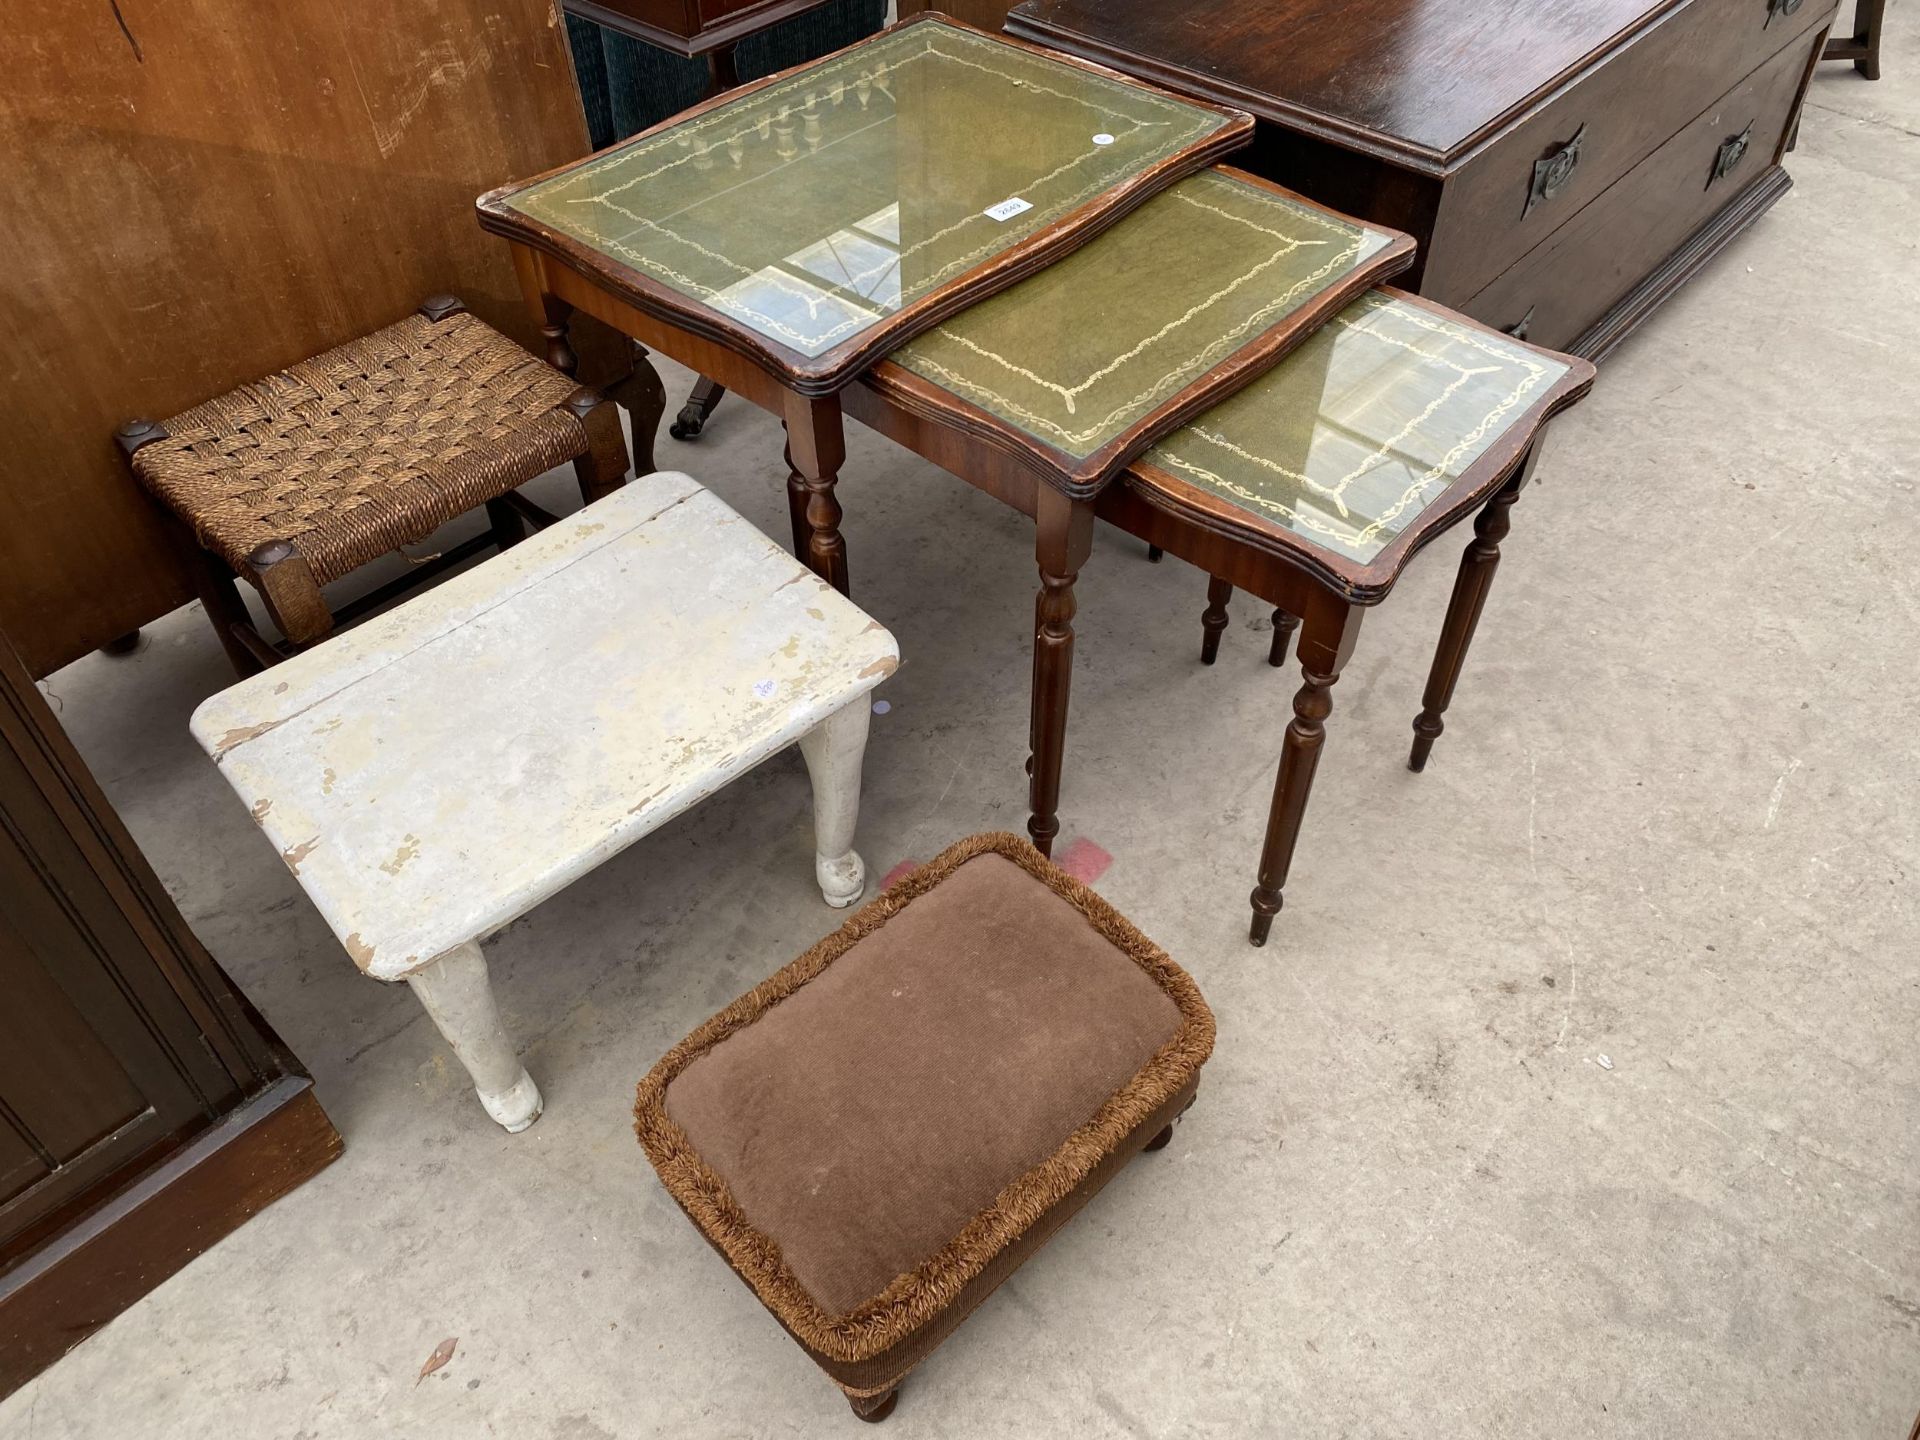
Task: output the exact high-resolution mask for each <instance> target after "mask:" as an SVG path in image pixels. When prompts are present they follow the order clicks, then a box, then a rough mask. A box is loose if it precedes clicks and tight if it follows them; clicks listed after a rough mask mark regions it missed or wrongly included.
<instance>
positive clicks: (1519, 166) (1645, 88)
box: [1421, 0, 1820, 305]
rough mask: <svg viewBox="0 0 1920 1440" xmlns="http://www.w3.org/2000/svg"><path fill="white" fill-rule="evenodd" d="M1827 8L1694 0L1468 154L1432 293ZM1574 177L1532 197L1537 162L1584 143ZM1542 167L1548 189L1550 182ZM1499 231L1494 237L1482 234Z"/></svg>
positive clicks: (1612, 170) (1656, 138)
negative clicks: (1782, 9) (1786, 8)
mask: <svg viewBox="0 0 1920 1440" xmlns="http://www.w3.org/2000/svg"><path fill="white" fill-rule="evenodd" d="M1819 18H1820V7H1818V6H1814V5H1806V4H1802V5H1799V6H1798V7H1796V9H1795V10H1794V11H1793V13H1792V14H1785V13H1782V12H1778V11H1776V10H1775V9H1774V8H1773V6H1772V5H1771V4H1770V0H1694V3H1692V4H1690V5H1687V6H1685V7H1683V8H1681V9H1679V10H1675V11H1672V12H1670V13H1668V14H1667V15H1665V16H1664V17H1662V19H1661V21H1660V23H1659V24H1657V25H1654V26H1652V27H1651V28H1649V29H1647V30H1644V31H1642V32H1641V33H1640V34H1639V35H1638V36H1637V37H1636V38H1635V40H1634V41H1633V43H1632V44H1631V45H1629V46H1628V47H1627V48H1626V49H1625V50H1623V51H1621V52H1620V54H1619V55H1618V56H1617V57H1616V58H1614V59H1613V60H1612V61H1610V62H1609V63H1608V64H1607V65H1606V66H1605V67H1604V68H1603V69H1602V70H1601V71H1600V72H1599V73H1598V74H1596V75H1595V76H1594V77H1593V78H1592V80H1590V81H1589V82H1587V83H1585V84H1581V85H1577V86H1575V87H1573V88H1571V89H1569V90H1565V91H1563V92H1561V93H1560V94H1559V95H1557V96H1556V97H1555V98H1554V99H1552V100H1551V101H1549V102H1548V103H1547V104H1545V105H1544V106H1541V107H1540V108H1539V109H1537V110H1535V111H1534V112H1533V113H1532V114H1531V115H1529V116H1528V117H1527V118H1526V119H1525V120H1523V121H1522V122H1521V123H1519V124H1518V125H1516V126H1514V127H1513V128H1512V129H1510V130H1507V131H1506V132H1504V133H1503V134H1502V135H1501V136H1500V137H1499V139H1497V140H1495V141H1494V142H1493V143H1492V144H1491V145H1490V146H1488V148H1487V150H1486V151H1485V152H1484V153H1482V154H1478V155H1475V156H1474V157H1473V158H1472V159H1471V160H1470V161H1467V162H1463V163H1462V166H1461V173H1460V175H1459V177H1458V178H1457V179H1455V180H1453V181H1452V182H1451V183H1449V184H1448V186H1447V190H1446V199H1445V200H1444V202H1443V203H1442V205H1441V207H1440V213H1439V216H1438V217H1437V218H1436V220H1435V221H1434V231H1433V239H1432V242H1431V246H1430V250H1431V254H1432V258H1431V259H1430V260H1429V262H1428V264H1427V267H1426V271H1425V279H1424V280H1423V281H1422V283H1421V293H1422V294H1424V295H1427V296H1429V297H1430V298H1432V299H1435V300H1438V301H1440V302H1441V303H1442V304H1446V305H1458V304H1460V303H1462V302H1464V301H1465V300H1467V299H1468V298H1469V297H1470V296H1472V295H1473V294H1474V293H1475V292H1477V291H1479V290H1480V289H1482V288H1483V287H1484V286H1485V285H1486V284H1487V282H1488V281H1489V280H1491V279H1493V277H1494V276H1496V275H1498V274H1499V273H1500V272H1501V271H1503V270H1505V269H1506V268H1507V267H1508V266H1509V265H1511V264H1513V262H1514V261H1516V260H1518V259H1519V258H1520V257H1521V256H1522V255H1525V254H1526V253H1527V252H1528V251H1529V250H1531V249H1532V248H1533V247H1534V246H1535V245H1537V244H1539V243H1540V242H1541V241H1542V240H1544V239H1546V238H1547V237H1548V236H1549V235H1551V234H1552V233H1553V232H1554V230H1555V229H1557V228H1558V227H1559V226H1561V225H1563V224H1565V223H1566V221H1567V219H1568V217H1569V216H1571V215H1573V214H1574V213H1575V212H1576V211H1578V210H1580V209H1581V208H1582V207H1584V206H1585V205H1586V204H1587V202H1588V201H1590V200H1592V199H1594V198H1595V197H1596V196H1598V195H1600V194H1601V193H1603V192H1604V191H1605V190H1607V189H1608V188H1609V187H1610V186H1612V184H1613V183H1614V182H1615V181H1616V180H1618V179H1619V178H1620V177H1621V176H1622V175H1625V174H1626V173H1627V171H1629V170H1631V169H1632V168H1633V167H1634V166H1635V165H1637V164H1639V163H1640V162H1641V161H1642V160H1644V159H1645V158H1646V157H1647V156H1648V155H1650V154H1652V153H1653V151H1655V150H1656V149H1658V148H1659V147H1660V146H1661V145H1662V144H1664V143H1665V142H1666V141H1668V140H1670V139H1671V138H1672V137H1673V136H1674V135H1675V134H1676V133H1677V132H1678V131H1679V130H1680V128H1681V127H1682V126H1684V125H1686V124H1687V123H1689V122H1690V121H1691V120H1693V118H1694V117H1695V116H1697V115H1699V114H1700V112H1701V111H1702V110H1703V109H1704V108H1706V106H1707V105H1709V104H1711V103H1712V101H1713V98H1714V97H1715V96H1717V95H1724V94H1725V93H1726V92H1727V90H1728V89H1729V88H1731V87H1732V86H1734V85H1736V84H1738V83H1739V81H1740V80H1741V79H1742V78H1743V77H1745V76H1747V75H1749V74H1751V73H1752V72H1753V71H1754V69H1755V68H1756V67H1757V66H1759V65H1760V64H1762V63H1763V62H1764V61H1766V60H1767V58H1768V57H1769V56H1772V55H1775V54H1777V53H1779V52H1780V51H1781V50H1783V49H1786V48H1789V47H1791V48H1794V49H1799V48H1800V47H1799V46H1796V45H1794V43H1793V42H1794V41H1795V40H1796V39H1798V38H1799V37H1800V36H1801V35H1804V34H1805V33H1806V32H1807V31H1808V30H1809V29H1810V28H1811V27H1812V26H1813V25H1814V24H1815V23H1816V22H1817V21H1818V20H1819ZM1576 137H1577V148H1576V149H1575V150H1574V151H1573V152H1572V159H1571V162H1570V163H1568V164H1566V166H1565V179H1564V181H1563V183H1561V184H1559V185H1558V186H1553V187H1552V189H1553V193H1552V195H1551V196H1543V197H1542V198H1540V199H1538V200H1534V201H1533V203H1532V204H1531V205H1529V203H1528V202H1529V200H1530V199H1532V197H1533V194H1534V188H1535V187H1534V175H1535V167H1536V165H1540V164H1545V165H1548V166H1551V165H1552V164H1553V163H1554V157H1555V156H1556V155H1558V154H1560V153H1561V152H1563V151H1564V150H1565V148H1566V147H1567V146H1568V145H1573V144H1576ZM1550 183H1551V182H1550V180H1549V178H1548V177H1547V176H1546V175H1545V174H1544V173H1543V175H1542V179H1541V188H1542V189H1543V190H1544V189H1546V188H1548V186H1549V185H1550ZM1486 237H1491V238H1492V239H1493V241H1494V243H1492V244H1487V243H1480V242H1482V241H1483V240H1484V239H1485V238H1486Z"/></svg>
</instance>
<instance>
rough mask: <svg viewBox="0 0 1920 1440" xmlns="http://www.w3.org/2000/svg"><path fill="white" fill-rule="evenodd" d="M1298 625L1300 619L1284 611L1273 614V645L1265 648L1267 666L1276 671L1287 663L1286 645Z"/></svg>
mask: <svg viewBox="0 0 1920 1440" xmlns="http://www.w3.org/2000/svg"><path fill="white" fill-rule="evenodd" d="M1299 624H1300V617H1299V616H1297V615H1289V614H1288V613H1287V612H1286V611H1284V610H1275V611H1274V612H1273V643H1272V644H1271V645H1269V646H1268V647H1267V664H1269V665H1271V666H1273V668H1274V669H1276V670H1278V669H1279V668H1280V667H1281V666H1282V665H1284V664H1286V663H1287V644H1288V642H1289V641H1291V640H1292V639H1293V632H1294V630H1295V629H1296V628H1297V627H1298V626H1299Z"/></svg>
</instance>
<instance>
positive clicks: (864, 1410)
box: [847, 1385, 900, 1425]
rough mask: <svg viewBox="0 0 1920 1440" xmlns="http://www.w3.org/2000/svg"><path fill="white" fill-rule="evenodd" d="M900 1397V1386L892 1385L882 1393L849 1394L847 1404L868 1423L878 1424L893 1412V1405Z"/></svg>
mask: <svg viewBox="0 0 1920 1440" xmlns="http://www.w3.org/2000/svg"><path fill="white" fill-rule="evenodd" d="M899 1399H900V1387H899V1386H898V1385H896V1386H894V1387H893V1389H891V1390H889V1391H887V1392H886V1393H885V1394H883V1395H849V1396H847V1404H849V1405H850V1406H852V1407H853V1413H854V1414H855V1415H858V1416H859V1417H860V1418H861V1419H862V1420H865V1421H867V1422H868V1423H869V1424H872V1425H878V1424H879V1423H880V1422H881V1421H882V1420H884V1419H886V1418H887V1417H888V1416H889V1415H891V1414H892V1413H893V1407H894V1405H895V1404H897V1403H898V1401H899Z"/></svg>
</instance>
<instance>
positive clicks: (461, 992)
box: [407, 940, 542, 1135]
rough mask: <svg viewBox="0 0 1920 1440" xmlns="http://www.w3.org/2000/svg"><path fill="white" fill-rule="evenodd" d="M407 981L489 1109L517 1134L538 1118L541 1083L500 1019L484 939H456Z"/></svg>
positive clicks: (483, 1103)
mask: <svg viewBox="0 0 1920 1440" xmlns="http://www.w3.org/2000/svg"><path fill="white" fill-rule="evenodd" d="M407 984H408V985H409V986H410V987H411V988H412V990H413V993H414V994H415V995H417V996H419V997H420V1003H421V1005H422V1006H424V1007H425V1009H426V1012H427V1014H428V1016H429V1017H430V1018H431V1019H432V1020H433V1023H434V1024H435V1025H437V1026H438V1027H439V1028H440V1033H441V1034H442V1035H443V1036H445V1037H446V1041H447V1043H448V1044H449V1045H451V1046H452V1047H453V1053H454V1054H455V1055H458V1056H459V1057H460V1063H461V1064H462V1065H465V1066H466V1067H467V1073H468V1074H469V1075H471V1076H472V1077H473V1088H474V1093H475V1094H477V1095H478V1096H479V1097H480V1103H481V1105H482V1106H484V1107H485V1109H486V1112H487V1114H489V1115H491V1116H492V1117H493V1118H494V1120H495V1121H496V1122H497V1123H498V1124H500V1125H501V1126H503V1127H504V1128H505V1129H506V1131H507V1133H509V1134H514V1135H517V1134H518V1133H519V1132H520V1131H522V1130H524V1129H526V1128H527V1127H528V1126H529V1125H531V1124H533V1122H534V1121H536V1120H538V1119H539V1118H540V1110H541V1107H542V1101H541V1099H540V1087H539V1086H537V1085H535V1084H534V1083H533V1077H532V1076H531V1075H529V1074H527V1067H526V1066H524V1065H522V1064H521V1063H520V1057H519V1055H518V1054H517V1053H515V1051H514V1048H513V1041H512V1040H511V1039H509V1038H508V1037H507V1030H506V1027H505V1026H504V1025H502V1024H501V1023H500V1011H499V1008H498V1007H497V1006H496V1005H495V1004H494V1002H493V986H492V984H491V983H490V982H489V981H488V979H487V960H486V956H484V955H482V954H481V953H480V946H479V944H478V943H477V942H475V941H471V940H469V941H468V942H467V943H466V944H464V945H456V946H455V947H454V948H453V949H451V950H449V951H447V952H446V954H444V955H441V956H440V957H438V958H437V959H435V960H433V961H431V962H429V963H428V964H426V965H423V966H421V967H420V968H419V969H418V970H415V971H414V972H413V973H412V974H410V975H408V976H407Z"/></svg>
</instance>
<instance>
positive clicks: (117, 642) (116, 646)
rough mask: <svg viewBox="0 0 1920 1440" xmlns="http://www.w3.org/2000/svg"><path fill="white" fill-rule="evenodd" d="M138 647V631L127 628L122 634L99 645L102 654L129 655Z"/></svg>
mask: <svg viewBox="0 0 1920 1440" xmlns="http://www.w3.org/2000/svg"><path fill="white" fill-rule="evenodd" d="M139 648H140V632H139V630H138V629H134V630H129V631H127V633H126V634H124V635H116V636H114V637H113V639H111V640H109V641H107V643H106V644H104V645H102V646H101V647H100V653H101V654H102V655H131V654H133V652H134V651H136V650H138V649H139Z"/></svg>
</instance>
